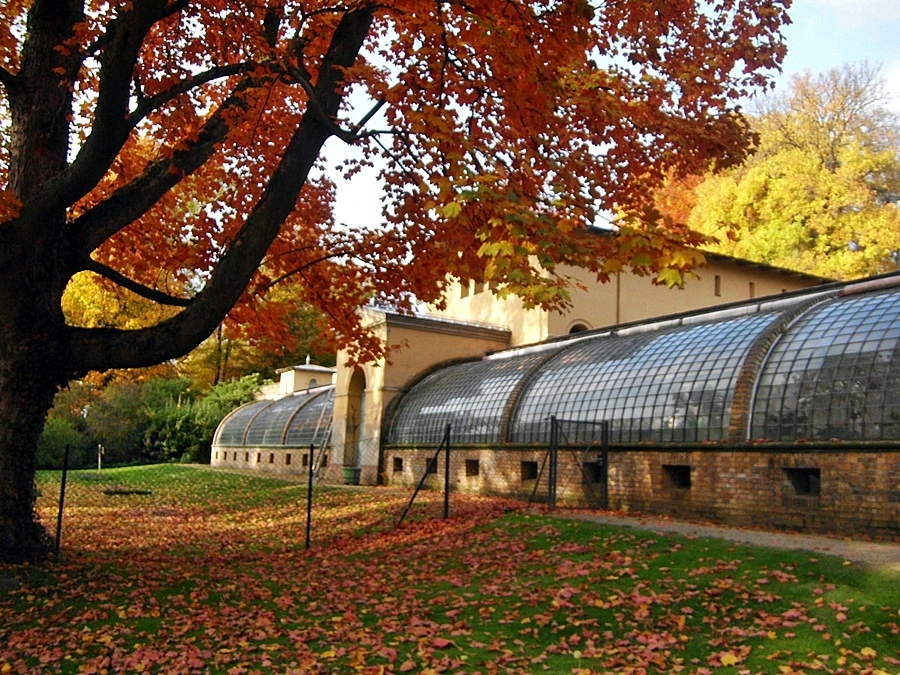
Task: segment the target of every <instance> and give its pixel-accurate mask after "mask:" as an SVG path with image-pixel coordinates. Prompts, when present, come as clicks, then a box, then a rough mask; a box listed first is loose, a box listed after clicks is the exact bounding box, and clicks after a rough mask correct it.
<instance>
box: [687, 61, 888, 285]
mask: <svg viewBox="0 0 900 675" xmlns="http://www.w3.org/2000/svg"><path fill="white" fill-rule="evenodd" d="M886 100H887V97H886V90H885V81H884V79H883V77H882V76H881V74H880V72H879V69H878V68H874V67H870V66H869V65H867V64H861V65H857V66H852V65H847V66H844V67H843V68H839V69H835V70H830V71H828V72H826V73H822V74H820V75H815V76H814V75H812V74H811V73H805V74H803V75H800V76H797V77H795V78H794V79H793V80H792V81H791V83H790V86H789V87H788V88H787V89H786V91H785V92H784V93H783V94H781V95H780V96H774V97H770V98H768V99H765V100H764V101H763V105H761V107H760V111H759V114H758V115H756V116H754V117H752V118H751V124H752V126H753V128H754V130H755V131H757V132H758V134H759V144H758V149H757V151H756V152H755V154H754V155H753V156H752V157H750V158H749V159H748V160H747V161H746V162H745V163H744V164H743V165H742V166H739V167H734V168H732V169H730V170H729V171H727V172H726V173H724V174H721V175H717V176H712V175H710V176H708V177H706V179H705V180H703V181H702V182H700V183H699V184H695V185H694V186H692V187H691V188H690V189H689V190H688V193H689V194H690V195H691V199H690V200H689V201H691V205H692V210H691V212H690V216H689V217H688V219H687V222H688V223H689V224H690V225H692V226H693V227H694V228H696V229H698V230H701V231H703V232H705V233H707V234H709V235H712V236H715V237H717V238H718V239H719V243H718V244H717V245H716V246H714V250H717V251H719V252H722V253H726V254H729V255H734V256H737V257H741V258H746V259H749V260H754V261H757V262H763V263H768V264H772V265H778V266H781V267H787V268H791V269H796V270H800V271H803V272H810V273H813V274H819V275H822V276H827V277H835V278H843V279H848V278H855V277H861V276H867V275H871V274H878V273H882V272H888V271H892V270H895V269H898V267H900V208H898V206H900V120H898V118H897V116H896V115H894V114H892V113H891V112H890V111H889V110H888V109H887V108H886V107H885V103H886Z"/></svg>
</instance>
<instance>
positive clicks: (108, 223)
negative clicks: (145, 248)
mask: <svg viewBox="0 0 900 675" xmlns="http://www.w3.org/2000/svg"><path fill="white" fill-rule="evenodd" d="M250 86H251V83H250V82H249V81H246V80H245V81H243V82H242V83H240V84H239V85H238V86H237V87H236V89H235V92H234V93H233V94H232V95H231V96H229V97H228V98H227V99H225V101H224V102H223V103H222V105H220V106H219V108H218V110H216V112H215V113H213V114H212V115H211V116H210V117H209V119H207V121H206V122H205V123H204V125H203V127H202V128H201V130H200V133H199V134H198V136H197V140H196V141H195V142H194V143H192V144H191V145H190V146H189V147H188V148H187V149H185V150H180V151H178V152H175V153H174V154H173V155H172V156H171V157H164V158H161V159H158V160H156V161H155V162H152V163H151V164H150V165H148V166H147V167H146V168H145V169H144V171H143V172H142V173H141V174H140V175H139V176H137V177H136V178H134V179H133V180H132V181H130V182H129V183H127V184H126V185H123V186H122V187H120V188H119V189H117V190H116V191H115V192H114V193H113V194H111V195H110V196H109V197H107V198H106V199H105V200H104V201H102V202H101V203H99V204H97V205H96V206H95V207H94V208H92V209H91V210H89V211H87V212H85V213H84V214H82V215H81V216H80V217H79V218H77V219H76V220H74V221H73V222H72V224H71V225H70V227H69V250H70V251H72V252H73V256H74V258H73V259H74V260H75V261H76V262H79V261H81V260H83V259H85V258H86V257H88V256H89V255H90V253H91V251H93V250H94V249H96V248H97V247H98V246H100V245H101V244H102V243H103V242H104V241H106V240H107V239H108V238H109V237H111V236H112V235H114V234H115V233H116V232H118V231H119V230H121V229H122V228H124V227H125V226H127V225H128V224H129V223H132V222H134V221H135V220H137V219H138V218H140V217H141V216H142V215H144V214H145V213H147V211H149V210H150V209H151V208H152V207H153V206H154V205H155V204H156V203H157V202H158V201H159V200H160V199H161V198H162V197H163V196H164V195H165V194H166V193H167V192H168V191H169V190H170V189H172V188H173V187H174V186H175V185H177V184H178V183H179V182H181V181H182V180H183V179H184V177H185V176H187V175H190V174H191V173H193V172H194V171H196V170H197V169H198V168H199V167H201V166H202V165H203V164H204V163H205V162H206V161H207V160H208V159H209V158H210V157H212V155H213V154H214V153H215V151H216V145H217V144H218V143H221V142H222V141H223V140H225V137H226V135H227V134H228V128H229V127H228V123H227V122H226V121H225V120H226V118H227V117H228V114H229V113H231V112H232V111H234V110H235V109H237V108H241V107H244V105H245V102H244V100H243V98H242V96H241V93H242V92H243V91H244V90H246V89H247V88H248V87H250Z"/></svg>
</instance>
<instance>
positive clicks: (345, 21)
mask: <svg viewBox="0 0 900 675" xmlns="http://www.w3.org/2000/svg"><path fill="white" fill-rule="evenodd" d="M65 4H66V6H67V7H68V9H69V10H70V11H69V12H68V13H67V14H65V15H64V16H62V18H60V16H61V15H57V14H54V13H53V11H52V10H53V7H54V3H52V2H49V0H35V3H34V5H33V9H32V11H31V13H30V20H29V31H30V32H29V38H28V40H27V41H26V47H25V50H24V51H25V55H26V58H24V59H23V67H22V69H21V70H20V72H19V73H18V74H17V75H16V76H15V77H14V78H12V79H11V80H10V79H9V78H7V80H6V81H4V85H6V88H7V92H8V94H9V100H10V109H11V110H12V112H13V123H12V130H11V131H12V133H11V136H12V139H13V142H12V150H11V153H10V164H11V171H10V175H11V177H12V179H13V180H11V186H12V188H13V191H14V193H15V194H16V196H17V197H18V198H19V199H20V200H21V201H22V202H23V204H24V206H23V208H22V210H21V212H20V214H19V217H18V218H15V219H13V220H10V221H8V222H6V223H0V562H9V563H20V562H24V561H29V560H38V559H40V558H41V557H43V556H45V555H46V554H47V553H48V552H49V551H50V546H49V544H50V542H49V538H48V536H47V534H46V533H45V531H44V529H43V528H42V527H41V525H40V524H39V522H38V520H37V518H36V515H35V512H34V506H35V497H36V495H35V486H34V477H35V468H36V465H35V456H36V452H37V442H38V438H39V437H40V434H41V430H42V428H43V424H44V420H45V418H46V415H47V412H48V411H49V409H50V407H51V406H52V404H53V398H54V395H55V393H56V391H57V390H58V388H59V387H60V386H63V385H65V384H66V383H67V382H68V381H69V380H70V379H72V378H74V377H77V376H79V375H81V374H83V373H85V372H87V371H88V370H105V369H109V368H131V367H139V366H145V365H152V364H155V363H159V362H161V361H162V360H165V359H167V358H173V357H177V356H181V355H183V354H185V353H187V352H188V351H190V350H191V349H193V348H194V347H196V346H197V345H198V344H199V343H200V342H201V341H202V340H204V339H205V338H206V337H207V336H209V335H210V334H211V333H212V331H213V330H214V329H215V327H216V326H217V325H218V324H219V323H220V322H221V321H222V319H223V318H224V316H225V315H226V313H227V312H228V311H229V310H230V309H231V307H232V306H233V305H234V303H235V302H236V301H237V300H238V298H239V296H240V294H241V292H242V291H243V289H244V288H245V286H246V284H247V282H248V281H249V279H250V277H251V276H252V274H253V273H254V271H255V270H256V269H257V267H258V265H259V264H260V261H261V260H262V258H263V257H264V256H265V254H266V251H267V250H268V248H269V246H270V244H271V243H272V241H273V240H274V238H275V237H276V236H277V234H278V231H279V229H280V227H281V225H282V223H283V222H284V220H285V219H286V218H287V217H288V215H289V214H290V213H291V211H292V210H293V209H294V208H295V205H296V201H297V197H298V195H299V193H300V190H301V189H302V188H303V185H304V184H305V183H306V180H307V177H308V175H309V171H310V169H311V168H312V167H313V165H314V163H315V161H316V159H317V157H318V156H319V153H320V151H321V148H322V146H323V144H324V143H325V141H326V140H327V138H328V137H329V136H330V135H332V134H333V133H334V128H333V126H332V125H331V124H330V123H329V120H330V119H331V117H332V116H334V115H336V114H337V111H338V108H339V105H340V102H341V93H340V92H339V86H338V85H339V83H340V81H341V79H342V78H343V68H346V67H348V66H350V65H351V64H352V63H353V62H354V60H355V59H356V56H357V54H358V53H359V50H360V48H361V46H362V42H363V40H364V39H365V36H366V35H367V33H368V31H369V28H370V26H371V23H372V15H373V10H372V8H363V9H360V10H356V11H350V12H347V13H346V14H345V15H344V16H343V18H342V20H341V21H340V24H339V25H338V27H337V28H336V30H335V33H334V35H333V39H332V43H331V46H330V48H329V50H328V51H327V53H326V54H325V55H324V59H323V63H322V67H321V69H320V76H319V80H318V81H317V83H316V87H315V91H314V93H313V95H314V97H315V98H316V100H317V105H316V106H314V108H315V109H314V110H308V111H307V113H306V114H305V115H304V117H303V119H302V121H301V122H300V124H299V126H298V128H297V129H296V131H295V133H294V135H293V137H292V138H291V139H290V141H289V143H288V144H287V147H286V148H285V151H284V154H283V155H282V158H281V161H280V163H279V165H278V167H277V168H276V170H275V172H274V174H273V177H272V179H271V180H270V182H269V184H268V186H267V189H266V190H265V191H264V193H263V195H262V196H261V197H260V199H259V201H258V203H257V204H256V207H255V208H254V210H253V211H252V213H251V214H250V215H249V216H248V218H247V220H246V222H245V223H244V226H243V228H242V229H241V231H240V232H239V233H238V234H237V236H236V238H235V240H234V241H233V242H232V243H231V245H230V247H229V249H228V251H227V252H226V253H225V254H224V255H223V256H222V258H221V260H220V264H219V266H218V268H217V269H216V271H215V272H214V273H213V274H212V276H211V278H210V280H209V282H208V283H207V285H206V287H205V288H204V290H203V291H201V292H200V293H199V294H197V295H196V296H195V297H194V298H192V299H191V301H190V302H189V304H188V305H187V306H186V307H185V308H184V309H183V310H182V311H181V312H180V314H178V315H176V316H175V317H173V318H171V319H169V320H167V321H164V322H162V323H160V324H157V325H156V326H153V327H151V328H145V329H141V330H130V331H125V330H113V329H85V328H74V327H69V326H66V325H65V319H64V317H63V313H62V308H61V298H62V294H63V291H64V289H65V286H66V284H67V283H68V280H69V279H70V278H71V276H72V275H73V274H74V273H75V272H78V271H79V270H80V269H85V263H84V260H85V259H86V258H87V256H89V255H90V253H91V251H92V250H93V249H94V248H95V247H97V246H99V245H100V244H102V242H103V241H104V240H105V239H106V238H107V237H109V236H112V235H113V234H115V233H116V232H117V231H119V230H120V229H121V228H122V227H124V226H125V225H127V224H128V223H129V222H132V221H133V220H134V218H136V217H137V216H139V215H140V214H141V213H142V212H143V211H145V210H146V209H147V208H149V207H150V206H151V205H152V204H153V203H155V202H156V200H158V199H159V197H160V196H161V195H162V194H163V193H164V192H165V191H166V190H167V189H169V188H170V187H171V184H172V182H173V181H175V178H172V177H170V173H171V172H170V171H168V170H167V169H169V168H171V167H172V166H174V167H176V168H178V169H179V171H177V172H175V174H171V175H172V176H175V175H176V174H177V177H179V178H180V177H183V176H184V175H185V174H187V173H190V172H191V171H193V170H194V169H195V168H196V167H197V166H199V165H200V164H202V163H203V162H204V161H206V159H208V158H209V155H210V153H211V150H210V149H211V148H212V147H213V146H214V144H215V142H216V141H217V140H221V138H222V137H224V133H225V132H226V131H227V129H226V125H225V124H224V123H223V122H222V120H221V116H214V118H213V120H214V123H213V124H211V125H210V126H209V127H208V128H207V129H205V130H204V133H203V134H201V137H200V139H199V141H198V143H196V144H195V146H194V152H193V154H191V152H187V153H183V154H179V155H176V157H175V158H174V159H173V160H172V163H171V164H170V163H168V162H167V161H166V162H161V163H159V164H158V165H154V166H153V167H152V168H151V169H150V170H148V171H147V172H146V173H145V175H143V176H141V177H139V178H138V179H137V180H136V181H135V183H134V185H133V186H132V188H134V190H133V191H132V192H128V189H127V188H126V189H125V190H123V191H121V192H120V193H117V194H114V195H113V196H112V197H111V198H110V199H109V200H108V202H107V203H106V204H105V205H101V206H100V207H97V208H95V209H94V210H93V212H89V214H88V215H86V216H85V217H84V219H83V220H81V221H75V224H76V227H74V228H73V227H72V223H70V222H69V223H67V209H69V208H70V207H71V206H72V205H73V202H74V201H77V199H79V198H80V197H81V196H82V195H83V194H85V193H86V192H87V191H89V190H90V189H91V188H92V187H93V186H94V184H95V183H96V181H97V180H99V178H100V176H102V175H103V172H104V171H105V170H106V167H107V166H108V165H109V162H111V161H112V159H113V158H114V157H115V156H116V152H117V149H118V147H120V146H121V144H122V143H123V142H124V138H125V136H127V131H128V130H129V129H130V123H129V122H128V121H127V114H126V113H127V103H128V93H129V91H128V86H129V82H130V74H131V72H132V70H133V68H134V63H135V60H136V58H137V54H138V51H139V48H140V40H139V37H140V36H141V35H143V33H144V32H146V30H147V29H148V28H149V26H150V25H151V23H152V21H153V20H154V18H155V17H157V18H158V16H159V14H160V12H162V11H163V10H164V7H165V3H164V2H162V0H150V1H149V2H147V3H144V4H143V5H142V7H143V10H142V12H138V13H131V12H125V13H123V15H122V18H121V19H120V20H118V19H117V20H116V21H114V22H113V24H112V25H111V26H110V30H109V31H108V34H107V36H106V38H107V40H108V45H107V47H106V49H105V50H104V54H103V59H102V68H101V78H100V79H101V86H100V92H99V94H100V95H99V97H98V108H97V116H96V119H95V122H94V129H93V133H92V134H91V136H90V137H89V138H88V139H87V141H86V142H85V144H84V145H83V146H82V148H81V150H80V151H79V153H78V155H77V157H76V159H75V160H74V161H73V162H72V163H71V164H67V163H66V158H67V151H68V136H67V133H59V129H58V127H59V126H60V125H61V126H62V130H63V131H64V132H68V128H67V122H66V120H68V118H69V116H70V112H71V96H70V95H69V93H68V89H67V88H65V87H60V86H59V83H60V80H59V76H58V75H56V74H55V72H56V71H57V70H59V68H60V67H64V69H65V70H66V71H67V72H68V71H69V69H70V67H71V66H72V63H69V62H65V60H63V62H62V66H60V59H61V57H60V56H59V55H60V51H58V50H55V49H54V47H55V46H56V45H59V44H61V43H62V41H63V39H64V38H65V37H67V36H68V35H69V34H70V33H71V25H72V23H73V17H76V18H77V17H78V16H80V11H81V5H80V2H79V0H70V1H69V2H67V3H65ZM73 59H74V60H75V61H77V57H73ZM46 81H50V82H52V87H51V88H52V89H53V92H52V94H53V95H52V96H51V95H49V94H46V92H43V90H42V89H41V88H40V87H39V86H38V84H39V83H41V82H46ZM45 94H46V95H45ZM236 100H237V99H235V101H236ZM229 105H231V103H229ZM101 132H102V133H101ZM35 158H37V160H39V161H35ZM160 167H162V168H161V169H160ZM158 169H159V170H158ZM176 182H177V181H176ZM125 195H128V196H129V197H130V199H122V197H123V196H125ZM135 195H138V196H140V197H141V199H135ZM69 215H70V214H69ZM73 230H74V232H73Z"/></svg>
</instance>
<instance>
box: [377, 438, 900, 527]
mask: <svg viewBox="0 0 900 675" xmlns="http://www.w3.org/2000/svg"><path fill="white" fill-rule="evenodd" d="M546 454H547V452H546V448H539V449H535V448H503V449H496V450H494V449H491V448H465V449H463V448H455V449H453V450H452V452H451V461H450V474H451V485H452V487H453V489H459V490H466V491H474V492H481V493H486V494H507V495H511V496H517V497H522V498H529V497H530V496H531V495H532V494H534V495H535V496H536V497H537V498H538V499H540V500H546V497H547V474H548V470H547V467H546V464H545V457H546ZM433 455H434V449H427V450H420V449H410V448H391V447H389V448H386V449H385V452H384V465H383V468H382V474H381V478H382V482H384V483H387V484H393V485H405V486H414V485H415V484H416V483H417V482H418V480H419V479H420V478H421V476H422V474H423V472H424V471H425V465H426V462H427V460H428V458H430V457H432V456H433ZM597 459H598V453H597V452H593V453H591V454H589V455H586V456H583V453H581V452H580V451H574V452H573V451H569V450H565V449H561V450H560V451H559V456H558V465H559V480H558V484H557V499H558V503H559V504H560V505H563V506H566V505H570V506H592V507H598V506H599V505H600V503H601V502H600V499H601V496H602V490H601V486H600V484H599V483H598V482H597V480H598V479H599V475H600V474H599V471H597V470H596V465H595V464H592V463H593V462H596V460H597ZM585 462H586V464H587V469H588V470H587V472H586V473H585V472H583V471H582V469H581V465H582V464H583V463H585ZM536 474H537V477H535V475H536ZM443 480H444V455H443V454H442V455H441V457H440V459H439V461H438V466H437V471H436V472H435V473H433V474H430V475H429V476H428V478H427V480H426V486H428V487H432V488H436V489H440V488H443ZM535 486H537V489H535ZM608 491H609V492H608V499H609V507H610V508H611V509H613V510H626V511H640V512H645V513H653V514H663V515H671V516H673V517H679V518H686V519H702V520H710V521H713V522H720V523H726V524H732V525H739V526H750V527H764V528H769V529H786V530H798V531H807V532H821V533H832V534H867V535H870V536H873V537H877V538H888V539H889V538H892V537H900V448H878V449H871V450H866V449H859V448H856V449H847V448H845V447H841V448H836V447H827V446H823V447H817V448H816V447H809V448H803V449H797V448H796V446H795V447H784V446H782V447H772V446H761V445H756V446H746V447H741V448H732V447H729V448H723V447H716V448H708V449H707V448H703V449H700V448H696V449H686V450H672V449H655V448H654V449H648V448H646V447H634V448H627V449H624V448H616V449H612V450H610V452H609V483H608Z"/></svg>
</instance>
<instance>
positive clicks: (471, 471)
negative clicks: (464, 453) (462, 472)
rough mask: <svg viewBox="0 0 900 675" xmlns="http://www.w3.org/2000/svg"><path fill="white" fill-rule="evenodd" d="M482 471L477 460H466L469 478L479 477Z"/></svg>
mask: <svg viewBox="0 0 900 675" xmlns="http://www.w3.org/2000/svg"><path fill="white" fill-rule="evenodd" d="M480 470H481V467H480V466H479V464H478V460H477V459H467V460H466V475H467V476H477V475H478V474H479V472H480Z"/></svg>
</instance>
